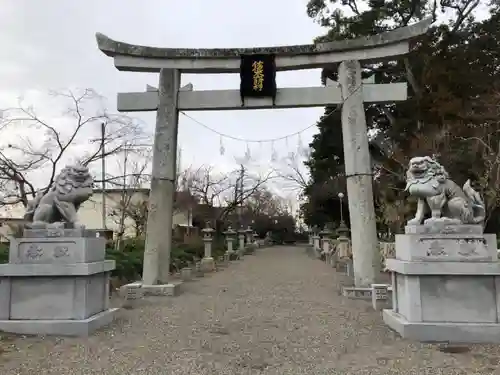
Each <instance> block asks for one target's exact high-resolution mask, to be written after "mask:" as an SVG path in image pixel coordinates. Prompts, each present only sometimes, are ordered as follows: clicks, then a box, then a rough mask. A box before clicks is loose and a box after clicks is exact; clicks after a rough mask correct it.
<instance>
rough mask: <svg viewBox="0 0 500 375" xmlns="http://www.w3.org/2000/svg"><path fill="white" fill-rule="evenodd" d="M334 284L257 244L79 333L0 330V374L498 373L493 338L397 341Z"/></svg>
mask: <svg viewBox="0 0 500 375" xmlns="http://www.w3.org/2000/svg"><path fill="white" fill-rule="evenodd" d="M342 283H348V280H346V278H345V277H344V276H341V275H339V274H338V273H336V272H335V271H334V270H333V269H332V268H330V267H329V266H327V265H326V264H324V263H322V262H321V261H319V260H316V259H312V258H309V257H308V256H307V255H306V253H305V251H304V249H303V248H300V247H273V248H269V249H261V250H258V252H257V254H256V255H249V256H245V258H244V259H243V260H242V261H239V262H234V263H233V264H231V265H230V266H229V267H228V268H226V269H224V270H222V271H221V272H217V273H214V274H212V275H210V276H206V277H204V278H200V279H197V280H195V281H192V282H189V283H186V284H184V285H183V290H184V291H183V294H182V295H180V296H178V297H175V298H160V297H155V298H152V297H150V298H147V299H145V300H144V301H141V302H140V303H139V304H137V305H136V306H135V307H134V308H133V309H130V310H127V309H123V310H121V312H120V313H119V315H118V319H117V321H116V322H115V323H114V324H113V325H112V326H110V327H108V328H106V329H103V330H101V331H99V332H97V333H96V334H94V335H93V336H91V337H89V338H54V337H50V338H49V337H45V338H43V337H15V336H10V335H2V334H0V374H2V375H14V374H16V375H28V374H29V375H31V374H38V375H45V374H50V375H63V374H64V375H70V374H79V375H80V374H81V375H87V374H88V375H90V374H99V375H107V374H110V375H111V374H120V375H127V374H135V375H140V374H151V375H153V374H162V375H166V374H168V375H170V374H186V375H187V374H190V375H191V374H192V375H194V374H196V375H204V374H219V375H223V374H238V375H242V374H256V375H257V374H269V375H271V374H276V375H277V374H279V375H286V374H293V375H300V374H309V375H322V374H329V375H330V374H346V375H347V374H356V375H365V374H366V375H367V374H384V375H388V374H415V375H417V374H418V375H424V374H446V375H451V374H464V375H465V374H468V375H473V374H500V366H499V364H500V346H495V345H473V346H472V345H471V346H469V349H470V350H469V351H467V352H465V353H456V354H449V353H443V352H441V351H439V350H438V347H437V346H436V345H427V344H419V343H415V342H410V341H407V340H402V339H400V338H399V337H398V336H397V334H395V333H393V332H392V331H391V330H389V329H388V328H387V327H386V326H385V325H384V324H383V322H382V317H381V313H380V312H375V311H373V310H372V309H371V306H370V303H369V302H366V301H355V300H348V299H346V298H343V297H342V296H340V295H339V290H340V285H341V284H342Z"/></svg>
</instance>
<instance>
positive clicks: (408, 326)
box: [383, 310, 500, 344]
mask: <svg viewBox="0 0 500 375" xmlns="http://www.w3.org/2000/svg"><path fill="white" fill-rule="evenodd" d="M383 317H384V323H385V324H387V325H388V326H389V327H390V328H391V329H393V330H394V331H396V332H397V333H399V334H400V335H401V337H403V338H405V339H410V340H415V341H421V342H450V343H457V344H458V343H460V344H461V343H464V344H465V343H470V344H480V343H482V344H487V343H490V344H500V324H498V323H441V322H409V321H408V320H406V319H405V318H404V317H403V316H402V315H401V314H398V313H396V312H394V311H393V310H384V311H383Z"/></svg>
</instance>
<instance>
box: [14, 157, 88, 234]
mask: <svg viewBox="0 0 500 375" xmlns="http://www.w3.org/2000/svg"><path fill="white" fill-rule="evenodd" d="M92 192H93V179H92V176H91V175H90V173H89V169H88V168H87V167H85V166H82V165H71V166H66V167H65V168H63V169H62V170H61V173H59V175H58V176H57V177H56V178H55V181H54V184H53V185H52V187H51V188H50V189H49V191H47V192H46V193H43V192H42V193H39V194H38V195H37V196H36V198H35V199H34V200H32V201H30V202H29V203H28V207H27V208H26V213H25V214H24V219H25V220H26V221H28V222H29V224H27V227H30V228H44V227H46V226H47V225H49V224H63V225H68V226H69V227H75V225H76V222H77V211H78V208H79V207H80V206H81V204H82V203H83V202H85V201H86V200H88V199H89V198H90V197H91V196H92Z"/></svg>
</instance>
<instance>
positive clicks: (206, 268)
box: [201, 222, 215, 272]
mask: <svg viewBox="0 0 500 375" xmlns="http://www.w3.org/2000/svg"><path fill="white" fill-rule="evenodd" d="M201 231H202V232H203V242H204V244H205V256H204V257H203V259H202V260H201V269H202V271H203V272H212V271H214V270H215V262H214V258H213V257H212V242H213V232H214V230H213V229H212V228H210V224H209V223H208V222H207V225H206V227H205V228H203V229H202V230H201Z"/></svg>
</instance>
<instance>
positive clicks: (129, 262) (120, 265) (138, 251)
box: [0, 238, 225, 282]
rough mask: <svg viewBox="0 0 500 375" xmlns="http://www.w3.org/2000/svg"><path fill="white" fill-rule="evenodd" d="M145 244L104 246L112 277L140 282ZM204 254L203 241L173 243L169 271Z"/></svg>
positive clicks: (215, 246)
mask: <svg viewBox="0 0 500 375" xmlns="http://www.w3.org/2000/svg"><path fill="white" fill-rule="evenodd" d="M144 245H145V242H144V240H143V239H140V238H131V239H126V240H125V241H123V243H122V250H115V249H114V243H112V242H109V243H108V244H107V246H106V259H112V260H114V261H115V262H116V268H115V269H114V270H113V272H112V274H111V275H112V277H115V278H117V279H118V280H120V281H122V282H130V281H136V280H140V279H141V278H142V264H143V259H144ZM224 251H225V250H224V246H223V242H221V240H219V239H215V240H214V242H213V243H212V256H213V257H218V256H219V255H222V254H223V253H224ZM204 253H205V250H204V244H203V240H202V239H201V238H196V239H193V240H191V241H190V242H188V243H175V242H174V244H173V246H172V252H171V254H170V271H171V272H176V271H178V270H180V269H181V268H183V267H186V266H188V265H190V264H193V263H194V262H196V261H197V260H199V259H201V258H203V255H204ZM8 261H9V245H8V244H6V243H0V263H7V262H8Z"/></svg>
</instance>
